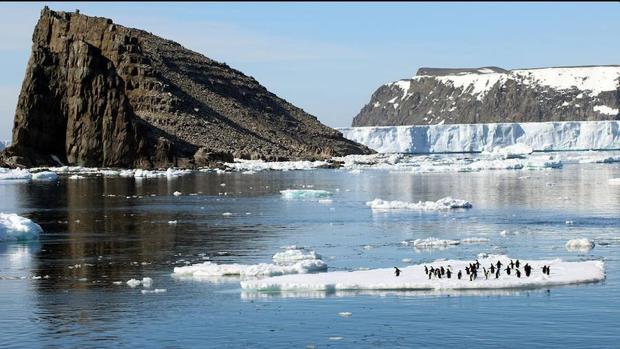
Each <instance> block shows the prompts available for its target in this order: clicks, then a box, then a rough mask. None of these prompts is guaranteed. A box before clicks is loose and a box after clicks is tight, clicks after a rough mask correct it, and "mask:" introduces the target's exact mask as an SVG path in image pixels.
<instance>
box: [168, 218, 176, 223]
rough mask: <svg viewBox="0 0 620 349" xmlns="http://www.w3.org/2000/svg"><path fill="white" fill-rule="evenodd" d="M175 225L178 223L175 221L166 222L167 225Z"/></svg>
mask: <svg viewBox="0 0 620 349" xmlns="http://www.w3.org/2000/svg"><path fill="white" fill-rule="evenodd" d="M177 223H178V221H177V220H176V219H175V220H173V221H168V224H177Z"/></svg>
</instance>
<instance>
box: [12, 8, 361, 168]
mask: <svg viewBox="0 0 620 349" xmlns="http://www.w3.org/2000/svg"><path fill="white" fill-rule="evenodd" d="M32 40H33V46H32V54H31V57H30V60H29V62H28V66H27V69H26V77H25V79H24V82H23V85H22V89H21V93H20V95H19V99H18V103H17V110H16V113H15V123H14V128H13V140H12V145H11V146H10V147H8V148H7V149H6V150H5V151H4V152H3V153H2V156H1V158H2V160H3V161H4V162H5V163H6V164H8V165H11V166H18V165H21V166H44V165H56V164H58V162H61V163H63V164H69V165H82V166H108V167H142V168H150V167H167V166H181V167H192V166H203V165H209V164H211V163H213V162H216V161H224V160H226V161H230V160H231V159H232V157H233V156H236V157H242V158H255V159H258V158H262V159H268V160H284V159H322V158H328V157H331V156H336V155H345V154H361V153H369V152H370V150H369V149H368V148H366V147H364V146H362V145H359V144H357V143H354V142H352V141H349V140H347V139H344V138H343V137H342V135H341V134H340V133H339V132H338V131H336V130H333V129H331V128H329V127H327V126H325V125H323V124H321V123H320V122H319V121H318V120H317V119H316V118H315V117H314V116H312V115H310V114H307V113H306V112H304V111H303V110H301V109H299V108H297V107H295V106H293V105H292V104H290V103H288V102H286V101H285V100H283V99H281V98H279V97H277V96H276V95H274V94H272V93H270V92H269V91H267V89H265V88H264V87H263V86H261V85H260V84H259V83H258V82H257V81H256V80H254V79H253V78H252V77H249V76H246V75H244V74H242V73H241V72H239V71H237V70H234V69H232V68H230V67H229V66H227V65H226V64H223V63H219V62H216V61H213V60H211V59H209V58H207V57H205V56H202V55H200V54H198V53H195V52H193V51H190V50H188V49H185V48H183V47H182V46H181V45H179V44H177V43H175V42H173V41H169V40H165V39H162V38H160V37H157V36H155V35H152V34H150V33H147V32H145V31H142V30H137V29H131V28H126V27H123V26H120V25H117V24H114V23H113V22H112V20H110V19H106V18H97V17H89V16H85V15H81V14H79V13H65V12H55V11H52V10H49V9H48V8H45V9H43V11H42V12H41V18H40V19H39V22H38V23H37V25H36V27H35V30H34V34H33V38H32Z"/></svg>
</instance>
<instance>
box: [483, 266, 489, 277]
mask: <svg viewBox="0 0 620 349" xmlns="http://www.w3.org/2000/svg"><path fill="white" fill-rule="evenodd" d="M482 271H484V278H485V279H486V280H488V279H489V271H488V270H487V268H485V267H482Z"/></svg>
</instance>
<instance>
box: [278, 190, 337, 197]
mask: <svg viewBox="0 0 620 349" xmlns="http://www.w3.org/2000/svg"><path fill="white" fill-rule="evenodd" d="M280 194H282V198H283V199H318V198H326V197H330V196H331V195H332V193H331V192H329V191H327V190H317V189H287V190H280Z"/></svg>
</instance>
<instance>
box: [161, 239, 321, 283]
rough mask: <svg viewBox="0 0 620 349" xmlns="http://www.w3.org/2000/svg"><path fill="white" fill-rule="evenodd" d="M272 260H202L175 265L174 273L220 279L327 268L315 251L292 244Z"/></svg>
mask: <svg viewBox="0 0 620 349" xmlns="http://www.w3.org/2000/svg"><path fill="white" fill-rule="evenodd" d="M272 260H273V262H274V263H273V264H272V263H259V264H236V263H233V264H218V263H214V262H210V261H207V262H203V263H198V264H193V265H188V266H183V267H175V268H174V271H173V276H175V277H180V278H190V279H194V280H211V279H213V278H214V279H215V280H220V279H218V278H221V277H226V276H235V277H241V278H257V277H266V276H276V275H286V274H308V273H317V272H323V271H326V270H327V264H326V263H325V262H324V261H322V260H321V256H320V255H318V254H317V253H315V252H314V251H308V252H307V253H306V252H305V251H304V249H303V248H298V247H296V246H291V247H290V248H288V249H286V250H285V251H282V252H278V253H276V254H275V255H273V257H272Z"/></svg>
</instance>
